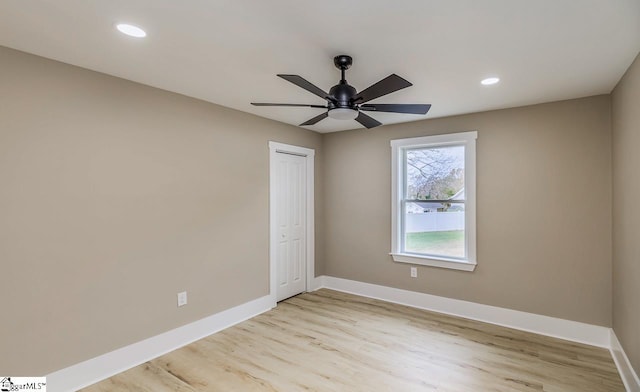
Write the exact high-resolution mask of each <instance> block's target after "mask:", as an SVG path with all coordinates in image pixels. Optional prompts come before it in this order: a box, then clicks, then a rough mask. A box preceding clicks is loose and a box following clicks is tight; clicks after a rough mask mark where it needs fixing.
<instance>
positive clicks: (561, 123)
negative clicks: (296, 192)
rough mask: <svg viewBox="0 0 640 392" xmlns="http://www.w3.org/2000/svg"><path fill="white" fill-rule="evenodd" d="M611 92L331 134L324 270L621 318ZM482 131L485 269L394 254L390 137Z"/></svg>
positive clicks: (592, 318) (541, 310) (569, 314)
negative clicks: (402, 259) (419, 263)
mask: <svg viewBox="0 0 640 392" xmlns="http://www.w3.org/2000/svg"><path fill="white" fill-rule="evenodd" d="M609 111H610V99H609V96H597V97H591V98H585V99H577V100H571V101H564V102H556V103H550V104H543V105H537V106H529V107H523V108H516V109H507V110H499V111H492V112H484V113H478V114H471V115H464V116H456V117H448V118H441V119H433V120H426V121H419V122H413V123H405V124H398V125H392V126H385V127H380V128H376V129H372V130H356V131H349V132H338V133H332V134H327V135H326V136H325V139H324V153H325V186H324V192H325V193H324V201H325V203H326V204H325V214H326V216H325V230H326V232H325V245H326V247H327V249H326V255H325V267H324V268H325V271H324V272H325V273H326V274H327V275H331V276H335V277H340V278H346V279H353V280H358V281H363V282H368V283H374V284H380V285H385V286H391V287H398V288H403V289H408V290H413V291H418V292H423V293H429V294H435V295H440V296H445V297H449V298H456V299H462V300H468V301H473V302H479V303H482V304H488V305H494V306H500V307H505V308H510V309H516V310H521V311H526V312H532V313H537V314H542V315H547V316H553V317H559V318H564V319H570V320H576V321H582V322H586V323H591V324H596V325H602V326H610V325H611V138H610V135H611V132H610V113H609ZM470 130H477V131H478V141H477V194H478V195H477V210H478V215H477V240H478V246H477V251H478V253H477V254H478V267H477V268H476V270H475V272H464V271H453V270H447V269H440V268H434V267H418V275H419V276H418V278H415V279H412V278H410V276H409V267H410V266H409V265H407V264H402V263H394V262H393V261H392V260H391V257H390V256H389V252H390V250H391V201H390V198H391V177H390V176H391V159H390V155H391V148H390V146H389V141H390V140H391V139H397V138H405V137H414V136H422V135H433V134H438V133H448V132H460V131H470Z"/></svg>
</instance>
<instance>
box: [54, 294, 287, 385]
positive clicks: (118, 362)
mask: <svg viewBox="0 0 640 392" xmlns="http://www.w3.org/2000/svg"><path fill="white" fill-rule="evenodd" d="M275 306H276V304H275V302H274V301H273V298H271V296H269V295H266V296H264V297H261V298H258V299H255V300H253V301H249V302H247V303H244V304H242V305H238V306H236V307H233V308H231V309H227V310H225V311H222V312H220V313H216V314H214V315H211V316H209V317H206V318H203V319H202V320H198V321H196V322H193V323H191V324H187V325H184V326H182V327H179V328H176V329H173V330H171V331H168V332H165V333H162V334H160V335H157V336H154V337H152V338H149V339H145V340H143V341H140V342H137V343H134V344H132V345H129V346H126V347H123V348H120V349H117V350H115V351H112V352H110V353H107V354H104V355H101V356H99V357H96V358H93V359H89V360H87V361H84V362H81V363H78V364H76V365H72V366H69V367H68V368H65V369H62V370H58V371H56V372H54V373H51V374H48V375H47V387H48V388H47V389H48V390H49V391H51V392H67V391H69V392H71V391H77V390H78V389H81V388H84V387H86V386H89V385H91V384H95V383H96V382H98V381H101V380H104V379H106V378H109V377H111V376H113V375H115V374H118V373H120V372H123V371H125V370H128V369H130V368H132V367H135V366H138V365H140V364H141V363H144V362H146V361H149V360H151V359H153V358H157V357H159V356H161V355H163V354H166V353H168V352H170V351H173V350H175V349H177V348H180V347H182V346H185V345H187V344H189V343H192V342H195V341H196V340H198V339H202V338H204V337H206V336H209V335H211V334H213V333H216V332H218V331H221V330H223V329H225V328H228V327H230V326H232V325H235V324H238V323H240V322H242V321H244V320H247V319H250V318H251V317H254V316H257V315H258V314H260V313H264V312H266V311H267V310H269V309H271V308H273V307H275Z"/></svg>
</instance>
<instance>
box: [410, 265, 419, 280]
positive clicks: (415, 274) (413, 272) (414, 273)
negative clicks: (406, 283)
mask: <svg viewBox="0 0 640 392" xmlns="http://www.w3.org/2000/svg"><path fill="white" fill-rule="evenodd" d="M411 277H412V278H417V277H418V269H417V268H416V267H411Z"/></svg>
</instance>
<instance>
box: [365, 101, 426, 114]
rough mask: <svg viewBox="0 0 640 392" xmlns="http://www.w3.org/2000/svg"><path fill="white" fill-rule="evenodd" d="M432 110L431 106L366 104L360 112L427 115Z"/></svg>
mask: <svg viewBox="0 0 640 392" xmlns="http://www.w3.org/2000/svg"><path fill="white" fill-rule="evenodd" d="M429 109H431V105H414V104H406V105H403V104H381V103H379V104H366V105H362V106H360V110H366V111H370V112H389V113H408V114H427V112H428V111H429Z"/></svg>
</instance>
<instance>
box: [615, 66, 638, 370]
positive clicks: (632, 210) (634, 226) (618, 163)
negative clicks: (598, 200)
mask: <svg viewBox="0 0 640 392" xmlns="http://www.w3.org/2000/svg"><path fill="white" fill-rule="evenodd" d="M612 95H613V98H612V119H613V127H612V128H613V329H614V331H615V333H616V336H618V339H620V343H621V344H622V346H623V348H624V350H625V352H626V353H627V356H628V357H629V360H630V361H631V364H632V366H633V367H634V368H635V370H636V372H640V241H639V240H640V204H639V203H640V150H639V147H640V57H638V58H636V60H635V62H634V63H633V64H632V65H631V67H630V68H629V70H627V73H626V74H625V76H624V77H623V78H622V80H621V81H620V83H618V86H617V87H616V88H615V90H614V91H613V94H612Z"/></svg>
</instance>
